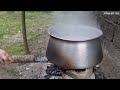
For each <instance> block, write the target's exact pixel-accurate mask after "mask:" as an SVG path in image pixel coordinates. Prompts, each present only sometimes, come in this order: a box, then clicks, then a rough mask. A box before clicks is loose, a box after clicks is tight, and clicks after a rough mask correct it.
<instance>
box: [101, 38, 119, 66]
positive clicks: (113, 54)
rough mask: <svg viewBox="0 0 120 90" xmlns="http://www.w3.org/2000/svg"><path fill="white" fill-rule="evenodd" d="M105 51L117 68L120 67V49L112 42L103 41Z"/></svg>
mask: <svg viewBox="0 0 120 90" xmlns="http://www.w3.org/2000/svg"><path fill="white" fill-rule="evenodd" d="M103 44H104V46H103V51H104V53H105V54H106V55H107V56H108V57H110V58H111V61H112V62H113V63H114V64H115V65H116V66H117V67H120V49H119V48H117V47H115V46H114V45H113V43H112V42H110V41H108V40H105V39H104V41H103Z"/></svg>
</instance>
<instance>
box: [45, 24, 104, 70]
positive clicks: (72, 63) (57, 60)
mask: <svg viewBox="0 0 120 90" xmlns="http://www.w3.org/2000/svg"><path fill="white" fill-rule="evenodd" d="M48 33H49V35H50V38H49V43H48V47H47V51H46V57H47V58H48V60H49V61H50V62H52V63H53V64H55V65H57V66H60V67H63V68H64V69H86V68H92V67H94V66H95V65H97V64H99V63H100V62H101V61H102V58H103V53H102V46H101V39H100V36H101V35H102V34H103V33H102V31H101V30H99V29H98V28H94V27H90V26H80V25H73V26H72V25H70V26H69V25H68V26H67V25H66V26H64V25H56V26H54V27H52V28H51V29H50V30H49V31H48Z"/></svg>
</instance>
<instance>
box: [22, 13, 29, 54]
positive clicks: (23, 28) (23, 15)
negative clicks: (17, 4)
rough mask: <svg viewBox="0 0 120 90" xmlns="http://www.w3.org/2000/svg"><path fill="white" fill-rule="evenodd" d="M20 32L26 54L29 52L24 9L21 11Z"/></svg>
mask: <svg viewBox="0 0 120 90" xmlns="http://www.w3.org/2000/svg"><path fill="white" fill-rule="evenodd" d="M22 32H23V40H24V45H25V50H26V54H30V52H29V47H28V42H27V35H26V23H25V11H22Z"/></svg>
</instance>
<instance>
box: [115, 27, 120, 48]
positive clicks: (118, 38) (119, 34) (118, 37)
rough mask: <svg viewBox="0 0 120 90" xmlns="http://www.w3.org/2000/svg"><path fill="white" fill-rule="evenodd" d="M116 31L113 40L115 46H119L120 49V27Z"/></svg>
mask: <svg viewBox="0 0 120 90" xmlns="http://www.w3.org/2000/svg"><path fill="white" fill-rule="evenodd" d="M116 28H117V29H116V30H115V34H114V38H113V44H114V45H115V46H117V47H118V48H120V27H117V26H116Z"/></svg>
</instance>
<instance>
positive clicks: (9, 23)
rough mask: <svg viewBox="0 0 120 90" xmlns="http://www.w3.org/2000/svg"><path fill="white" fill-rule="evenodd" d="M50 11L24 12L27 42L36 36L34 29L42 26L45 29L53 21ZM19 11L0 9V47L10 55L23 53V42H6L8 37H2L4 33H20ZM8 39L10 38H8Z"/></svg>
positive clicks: (30, 41)
mask: <svg viewBox="0 0 120 90" xmlns="http://www.w3.org/2000/svg"><path fill="white" fill-rule="evenodd" d="M52 18H53V17H52V13H51V12H43V11H42V12H37V11H27V12H26V28H27V35H28V37H30V38H29V40H28V43H32V41H33V40H34V38H36V36H37V33H35V32H34V30H36V29H39V28H43V29H45V30H47V29H48V28H49V27H50V26H51V25H52V23H53V20H52ZM21 21H22V19H21V12H20V11H14V12H8V11H0V48H2V49H5V50H6V51H7V52H8V53H10V54H12V55H16V54H25V49H24V44H23V42H16V43H13V44H8V39H4V38H3V36H4V35H15V34H17V33H18V32H20V33H22V32H21V31H22V22H21ZM9 40H10V38H9Z"/></svg>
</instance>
